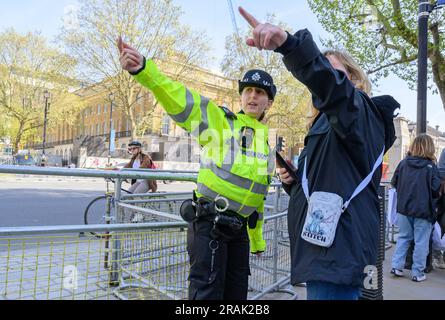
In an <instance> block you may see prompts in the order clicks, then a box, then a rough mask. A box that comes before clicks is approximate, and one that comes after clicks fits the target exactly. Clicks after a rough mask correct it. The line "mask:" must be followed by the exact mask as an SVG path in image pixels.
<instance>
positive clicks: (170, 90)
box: [135, 60, 275, 252]
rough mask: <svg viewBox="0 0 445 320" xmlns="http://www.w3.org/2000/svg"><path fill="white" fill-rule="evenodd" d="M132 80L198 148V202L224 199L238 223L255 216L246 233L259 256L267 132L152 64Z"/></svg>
mask: <svg viewBox="0 0 445 320" xmlns="http://www.w3.org/2000/svg"><path fill="white" fill-rule="evenodd" d="M135 79H136V80H137V81H138V82H139V83H141V84H142V85H143V86H144V87H146V88H148V89H149V90H151V91H152V93H153V94H154V96H155V98H156V99H157V101H158V102H159V103H160V104H161V105H162V107H163V108H164V109H165V111H166V112H167V113H168V114H169V115H170V117H171V118H172V119H173V120H174V121H175V122H176V123H177V124H178V125H179V126H180V127H182V128H183V129H185V130H186V131H188V132H190V133H191V134H192V135H193V136H194V137H196V138H197V140H198V142H199V144H200V145H201V146H202V153H201V166H200V170H199V174H198V181H197V183H198V189H197V196H198V197H205V198H208V199H210V200H214V199H215V198H216V197H218V196H220V197H224V198H226V199H227V200H228V202H229V208H228V210H230V211H233V212H236V213H238V214H240V215H241V216H243V217H248V216H249V215H251V214H252V213H254V212H258V213H259V214H260V216H259V221H258V223H257V226H256V228H255V229H252V230H250V228H248V232H249V237H250V240H251V251H252V252H257V251H264V250H265V242H264V240H263V238H262V229H263V218H264V217H263V213H264V200H265V198H266V196H267V193H268V189H269V185H270V182H271V176H272V174H273V172H274V168H275V160H274V157H273V156H274V154H273V153H272V152H271V149H270V148H269V144H268V127H267V126H265V125H264V124H262V123H261V122H259V121H258V120H256V119H254V118H251V117H249V116H248V115H245V114H242V113H239V114H237V115H235V114H233V113H231V112H230V111H229V110H228V109H226V108H220V107H218V106H217V105H216V104H215V103H214V102H213V101H211V100H209V99H207V98H205V97H203V96H201V95H200V94H199V93H197V92H195V91H194V90H189V89H187V88H186V87H185V86H184V85H183V84H181V83H179V82H176V81H173V80H171V79H169V78H168V77H166V76H165V75H163V74H162V73H161V72H159V70H158V68H157V66H156V65H155V63H154V62H153V61H152V60H148V61H147V62H146V66H145V68H144V70H142V71H141V72H140V73H139V74H137V75H136V76H135Z"/></svg>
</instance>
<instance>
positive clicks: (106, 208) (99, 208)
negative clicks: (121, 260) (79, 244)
mask: <svg viewBox="0 0 445 320" xmlns="http://www.w3.org/2000/svg"><path fill="white" fill-rule="evenodd" d="M105 180H106V181H107V191H106V192H105V195H103V196H99V197H97V198H95V199H93V200H92V201H91V202H90V203H89V204H88V205H87V207H86V209H85V212H84V215H83V221H84V223H85V224H86V225H88V224H110V221H111V208H112V207H113V208H114V192H113V191H110V190H109V188H108V182H113V183H115V181H114V180H113V179H105ZM121 190H122V191H124V192H126V193H128V194H131V192H130V191H128V190H125V189H123V188H121ZM104 200H105V201H104ZM91 234H92V235H94V236H95V237H98V238H106V237H107V235H106V234H97V233H95V232H91Z"/></svg>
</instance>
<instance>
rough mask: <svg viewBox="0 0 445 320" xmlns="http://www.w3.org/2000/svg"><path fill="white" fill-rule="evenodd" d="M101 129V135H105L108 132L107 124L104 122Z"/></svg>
mask: <svg viewBox="0 0 445 320" xmlns="http://www.w3.org/2000/svg"><path fill="white" fill-rule="evenodd" d="M103 128H104V132H103V134H107V133H108V131H107V123H106V122H104V123H103Z"/></svg>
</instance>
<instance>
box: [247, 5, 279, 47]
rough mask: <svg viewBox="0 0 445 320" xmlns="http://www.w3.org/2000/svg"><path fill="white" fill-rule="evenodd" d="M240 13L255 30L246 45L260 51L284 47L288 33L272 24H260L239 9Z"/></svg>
mask: <svg viewBox="0 0 445 320" xmlns="http://www.w3.org/2000/svg"><path fill="white" fill-rule="evenodd" d="M239 12H240V14H241V15H242V16H243V18H244V19H246V21H247V22H248V23H249V24H250V26H251V27H252V28H253V37H252V38H249V39H247V41H246V44H247V45H248V46H250V47H257V48H258V50H263V49H265V50H275V49H277V48H279V47H281V46H282V45H283V43H284V42H286V39H287V33H286V32H285V31H284V30H283V29H281V28H280V27H277V26H275V25H273V24H270V23H260V22H258V20H257V19H255V18H254V17H253V16H252V15H251V14H250V13H248V12H247V11H246V10H244V9H243V8H242V7H239Z"/></svg>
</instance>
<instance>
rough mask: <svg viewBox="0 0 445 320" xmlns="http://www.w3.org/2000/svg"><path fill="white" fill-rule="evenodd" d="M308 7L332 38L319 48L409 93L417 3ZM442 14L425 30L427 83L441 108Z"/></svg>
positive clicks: (332, 2) (315, 1) (344, 2)
mask: <svg viewBox="0 0 445 320" xmlns="http://www.w3.org/2000/svg"><path fill="white" fill-rule="evenodd" d="M308 3H309V6H310V7H311V9H312V11H313V12H314V13H315V14H316V15H317V17H318V20H319V21H320V23H321V24H322V25H323V27H324V28H325V29H326V30H327V31H328V32H330V33H331V34H332V37H333V38H332V39H330V40H327V41H325V42H324V44H325V45H326V46H327V47H331V48H341V49H344V50H346V51H347V52H348V53H350V54H351V55H352V56H353V57H355V58H356V59H357V60H358V61H359V62H360V64H361V66H362V67H363V68H364V69H365V70H367V72H368V73H369V75H370V78H371V80H372V81H373V82H374V83H375V84H377V83H378V80H379V79H380V78H382V77H387V76H389V75H390V74H396V75H397V76H398V77H400V78H401V79H403V80H405V81H406V82H407V83H408V85H409V86H410V88H411V89H415V88H416V82H417V63H416V62H417V51H418V36H417V17H418V1H417V0H312V1H309V2H308ZM444 20H445V15H444V13H443V9H442V10H439V11H435V12H433V13H432V15H431V17H430V21H429V23H430V25H429V52H428V57H429V62H430V66H429V78H430V79H431V80H433V81H434V84H435V86H436V91H438V92H439V93H440V95H441V98H442V102H443V103H444V107H445V59H444V57H445V56H444V55H445V38H444V37H443V30H442V31H441V30H440V28H439V27H442V28H443V26H444Z"/></svg>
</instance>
